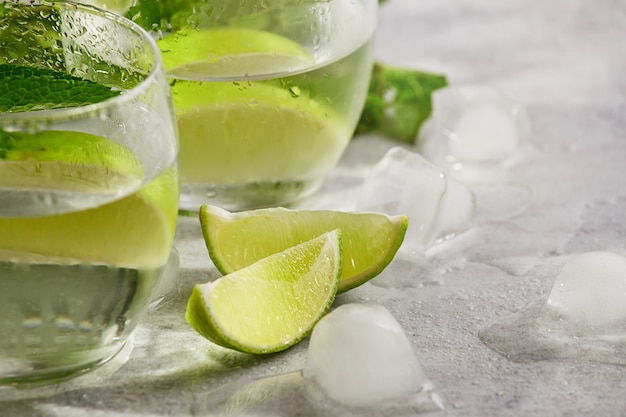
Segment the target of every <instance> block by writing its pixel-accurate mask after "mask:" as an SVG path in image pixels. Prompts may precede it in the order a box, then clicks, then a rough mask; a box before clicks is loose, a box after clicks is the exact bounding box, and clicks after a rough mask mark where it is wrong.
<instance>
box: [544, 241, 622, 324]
mask: <svg viewBox="0 0 626 417" xmlns="http://www.w3.org/2000/svg"><path fill="white" fill-rule="evenodd" d="M539 321H540V322H541V323H542V324H543V325H545V326H547V327H551V328H557V329H560V330H563V331H566V332H568V333H572V334H577V335H590V334H596V333H606V332H611V331H616V332H624V331H626V257H624V256H621V255H618V254H616V253H611V252H604V251H602V252H588V253H584V254H580V255H575V256H573V257H571V258H570V259H569V260H568V261H567V262H566V263H565V265H563V269H562V270H561V272H560V273H559V275H558V276H557V277H556V280H555V282H554V285H553V287H552V291H551V292H550V296H549V297H548V300H547V302H546V305H545V307H544V309H543V310H542V315H541V316H540V317H539Z"/></svg>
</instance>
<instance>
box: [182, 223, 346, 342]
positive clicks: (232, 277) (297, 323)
mask: <svg viewBox="0 0 626 417" xmlns="http://www.w3.org/2000/svg"><path fill="white" fill-rule="evenodd" d="M340 239H341V234H340V231H338V230H333V231H330V232H327V233H324V234H322V235H320V236H318V237H316V238H314V239H312V240H309V241H307V242H304V243H301V244H300V245H296V246H294V247H290V248H288V249H286V250H284V251H282V252H279V253H275V254H273V255H270V256H268V257H266V258H264V259H261V260H259V261H258V262H255V263H254V264H252V265H250V266H248V267H246V268H243V269H240V270H238V271H236V272H233V273H231V274H228V275H225V276H223V277H221V278H218V279H217V280H215V281H213V282H209V283H206V284H198V285H196V286H194V289H193V292H192V295H191V297H190V298H189V301H188V304H187V313H186V318H187V321H188V322H189V324H191V326H192V327H193V328H194V329H196V331H198V332H199V333H200V334H201V335H203V336H204V337H206V338H207V339H209V340H211V341H212V342H214V343H216V344H218V345H221V346H224V347H228V348H232V349H237V350H240V351H243V352H249V353H271V352H277V351H281V350H284V349H287V348H289V347H290V346H292V345H294V344H296V343H297V342H299V341H300V340H301V339H302V338H304V337H305V336H306V335H308V334H309V333H310V332H311V330H312V329H313V326H314V325H315V323H316V322H317V321H318V320H319V319H320V318H321V317H322V316H323V315H324V314H325V313H326V312H327V311H328V309H329V308H330V306H331V304H332V302H333V300H334V298H335V294H336V291H337V285H338V281H339V277H340V275H341V265H342V256H341V245H340Z"/></svg>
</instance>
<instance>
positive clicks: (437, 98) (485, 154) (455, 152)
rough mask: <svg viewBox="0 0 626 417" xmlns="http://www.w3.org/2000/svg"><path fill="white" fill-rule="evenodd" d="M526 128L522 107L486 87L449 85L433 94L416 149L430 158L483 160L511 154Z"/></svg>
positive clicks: (518, 145) (502, 158)
mask: <svg viewBox="0 0 626 417" xmlns="http://www.w3.org/2000/svg"><path fill="white" fill-rule="evenodd" d="M528 131H529V123H528V117H527V115H526V111H525V109H524V107H523V106H522V105H521V104H519V103H517V102H515V101H514V100H512V99H510V98H509V97H507V96H506V95H504V94H502V93H501V92H500V91H498V90H497V89H495V88H493V87H490V86H480V85H475V86H452V87H448V88H443V89H440V90H437V91H435V92H434V93H433V113H432V116H431V120H430V122H429V125H428V127H427V128H426V129H424V132H426V133H425V134H424V137H422V138H420V142H419V147H420V152H422V153H424V155H425V156H426V157H427V158H428V159H429V160H432V161H448V162H452V163H461V164H462V163H484V162H498V161H503V160H505V159H507V158H510V157H511V156H513V155H514V154H515V153H516V151H517V150H518V149H519V148H520V146H521V145H522V143H523V142H524V141H525V140H526V137H527V135H528Z"/></svg>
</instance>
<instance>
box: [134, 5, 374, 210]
mask: <svg viewBox="0 0 626 417" xmlns="http://www.w3.org/2000/svg"><path fill="white" fill-rule="evenodd" d="M155 5H156V6H158V7H156V6H155ZM376 11H377V1H376V0H272V1H267V0H248V1H232V0H185V1H177V2H173V1H169V0H165V1H161V2H156V3H155V2H153V1H149V0H138V2H137V4H136V5H135V6H133V7H130V9H129V10H128V11H127V16H129V17H132V18H133V19H135V21H137V22H138V23H140V24H141V25H142V26H144V27H145V28H151V29H152V30H153V31H154V33H155V35H156V36H157V37H158V38H159V39H158V40H157V44H158V46H159V48H160V50H161V53H162V57H163V62H164V64H165V67H166V72H167V75H168V78H169V80H170V87H171V90H172V96H173V101H174V108H175V112H176V116H177V122H178V129H179V133H180V154H179V159H178V161H179V166H180V175H181V200H180V207H181V209H182V211H189V212H193V213H195V212H197V211H198V209H199V207H200V205H201V204H203V203H212V204H216V205H220V206H222V207H224V208H227V209H231V210H242V209H251V208H259V207H267V206H275V205H285V204H288V203H291V202H294V201H296V200H299V199H301V198H303V197H305V196H307V195H309V194H311V193H313V192H314V191H315V190H317V189H318V188H319V187H320V185H321V184H322V182H323V181H324V178H325V177H326V175H327V174H328V173H329V171H330V170H331V169H332V168H333V167H334V166H335V164H336V163H337V162H338V160H339V158H340V156H341V155H342V153H343V152H344V150H345V148H346V146H347V145H348V142H349V140H350V138H351V137H352V135H353V132H354V129H355V126H356V124H357V122H358V119H359V117H360V114H361V111H362V108H363V105H364V102H365V98H366V94H367V89H368V85H369V79H370V75H371V71H372V63H373V45H374V34H375V27H376ZM155 16H156V17H155Z"/></svg>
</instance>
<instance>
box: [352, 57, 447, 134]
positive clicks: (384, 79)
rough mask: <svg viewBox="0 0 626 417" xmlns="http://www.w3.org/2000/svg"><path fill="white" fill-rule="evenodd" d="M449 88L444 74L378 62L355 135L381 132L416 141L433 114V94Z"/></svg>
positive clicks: (375, 65)
mask: <svg viewBox="0 0 626 417" xmlns="http://www.w3.org/2000/svg"><path fill="white" fill-rule="evenodd" d="M447 85H448V81H447V78H446V77H445V76H444V75H439V74H431V73H427V72H422V71H418V70H415V69H409V68H397V67H391V66H385V65H383V64H381V63H380V62H377V63H375V64H374V69H373V71H372V78H371V80H370V87H369V92H368V95H367V99H366V102H365V107H364V109H363V112H362V114H361V119H360V121H359V124H358V126H357V129H356V132H355V134H359V133H366V132H377V133H380V134H382V135H384V136H387V137H389V138H391V139H395V140H399V141H403V142H409V143H412V142H414V141H415V140H416V138H417V135H418V133H419V129H420V127H421V126H422V124H423V123H424V122H425V121H426V120H427V119H428V118H429V117H430V114H431V113H432V93H433V91H435V90H437V89H439V88H442V87H445V86H447Z"/></svg>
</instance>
